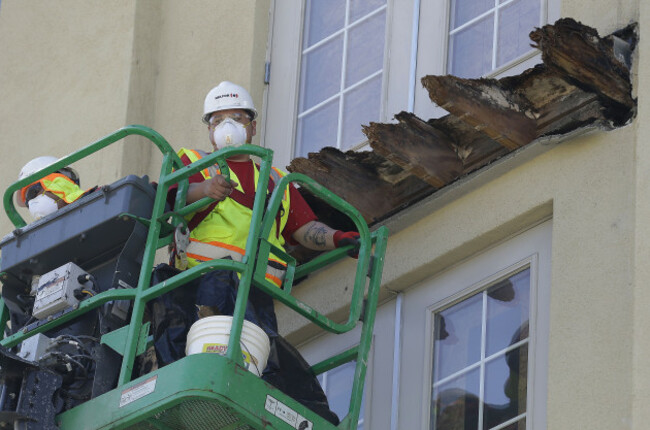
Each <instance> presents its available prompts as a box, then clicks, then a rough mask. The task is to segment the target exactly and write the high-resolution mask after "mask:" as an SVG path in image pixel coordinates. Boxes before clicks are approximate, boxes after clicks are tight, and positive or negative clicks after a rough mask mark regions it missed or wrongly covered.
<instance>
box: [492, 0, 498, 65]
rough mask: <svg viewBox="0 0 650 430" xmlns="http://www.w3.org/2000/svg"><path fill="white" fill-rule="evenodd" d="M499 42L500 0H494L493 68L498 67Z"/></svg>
mask: <svg viewBox="0 0 650 430" xmlns="http://www.w3.org/2000/svg"><path fill="white" fill-rule="evenodd" d="M498 43H499V0H494V29H493V30H492V70H494V69H496V68H497V51H498V45H497V44H498Z"/></svg>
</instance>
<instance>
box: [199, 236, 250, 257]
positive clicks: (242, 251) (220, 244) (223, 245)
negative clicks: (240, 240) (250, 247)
mask: <svg viewBox="0 0 650 430" xmlns="http://www.w3.org/2000/svg"><path fill="white" fill-rule="evenodd" d="M190 241H191V242H198V243H205V244H207V245H212V246H218V247H219V248H225V249H228V250H230V251H234V252H236V253H238V254H241V255H244V254H246V250H245V249H242V248H240V247H238V246H235V245H230V244H227V243H223V242H217V241H214V242H203V241H200V240H197V239H194V238H192V237H190Z"/></svg>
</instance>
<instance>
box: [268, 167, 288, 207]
mask: <svg viewBox="0 0 650 430" xmlns="http://www.w3.org/2000/svg"><path fill="white" fill-rule="evenodd" d="M271 169H273V170H275V173H277V174H278V176H279V177H280V178H282V177H283V176H284V173H282V170H280V169H278V168H277V167H273V166H271ZM275 185H277V184H275ZM288 192H289V187H287V188H285V189H284V200H286V199H287V193H288Z"/></svg>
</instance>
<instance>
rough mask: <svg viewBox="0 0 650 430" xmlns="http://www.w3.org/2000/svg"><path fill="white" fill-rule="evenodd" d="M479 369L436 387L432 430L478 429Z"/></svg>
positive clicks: (433, 401)
mask: <svg viewBox="0 0 650 430" xmlns="http://www.w3.org/2000/svg"><path fill="white" fill-rule="evenodd" d="M479 388H480V372H479V369H475V370H472V371H470V372H468V373H466V374H464V375H461V376H459V377H457V378H454V379H453V380H451V381H449V382H446V383H444V384H441V385H439V386H435V385H434V388H433V400H432V403H433V404H432V408H431V411H432V417H431V423H432V427H431V428H432V429H436V430H444V429H457V428H458V429H476V428H477V426H478V417H479V400H478V399H479Z"/></svg>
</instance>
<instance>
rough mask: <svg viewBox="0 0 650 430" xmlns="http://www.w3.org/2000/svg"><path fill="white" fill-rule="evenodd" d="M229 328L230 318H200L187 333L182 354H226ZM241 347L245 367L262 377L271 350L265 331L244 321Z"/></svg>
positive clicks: (230, 324) (219, 316) (222, 316)
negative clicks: (185, 344)
mask: <svg viewBox="0 0 650 430" xmlns="http://www.w3.org/2000/svg"><path fill="white" fill-rule="evenodd" d="M231 326H232V317H231V316H225V315H216V316H211V317H206V318H201V319H200V320H198V321H197V322H195V323H194V324H192V327H190V331H189V333H187V346H186V347H185V354H186V355H191V354H199V353H202V352H208V353H216V354H220V355H226V351H227V350H228V341H229V340H230V327H231ZM240 345H241V349H242V355H243V358H244V365H245V366H246V368H247V369H248V370H249V371H250V372H252V373H254V374H255V375H257V376H261V375H262V372H263V371H264V368H265V367H266V360H267V359H268V358H269V351H270V349H271V344H270V342H269V337H268V336H267V335H266V333H264V330H262V329H261V328H259V327H258V326H256V325H255V324H253V323H252V322H250V321H246V320H244V326H243V327H242V333H241V338H240Z"/></svg>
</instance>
